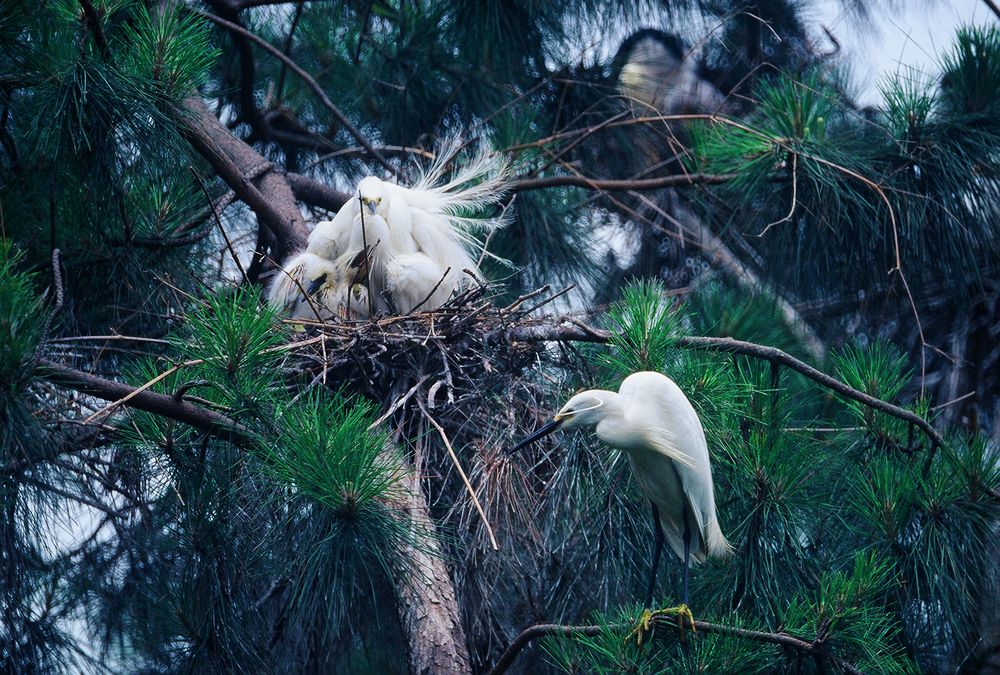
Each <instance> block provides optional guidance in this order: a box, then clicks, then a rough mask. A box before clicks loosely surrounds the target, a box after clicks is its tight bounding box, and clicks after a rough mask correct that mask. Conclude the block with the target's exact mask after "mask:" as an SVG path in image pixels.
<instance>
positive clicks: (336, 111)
mask: <svg viewBox="0 0 1000 675" xmlns="http://www.w3.org/2000/svg"><path fill="white" fill-rule="evenodd" d="M191 11H193V12H194V13H195V14H197V15H199V16H201V17H204V18H206V19H208V20H209V21H211V22H213V23H216V24H218V25H220V26H222V27H223V28H225V29H227V30H229V31H232V32H234V33H236V34H238V35H241V36H243V37H245V38H247V39H249V40H251V41H253V43H254V44H256V45H258V46H259V47H260V48H261V49H263V50H264V51H266V52H267V53H268V54H270V55H271V56H273V57H274V58H276V59H278V60H279V61H281V62H282V63H283V64H285V65H286V66H288V68H289V70H291V71H292V72H293V73H295V74H296V75H298V76H299V78H300V79H302V81H303V82H305V83H306V86H308V87H309V89H310V90H312V92H313V93H314V94H315V95H316V97H317V98H318V99H319V100H320V103H322V104H323V107H324V108H326V109H327V110H328V111H330V113H331V114H332V115H333V116H334V117H335V118H336V119H337V121H338V122H340V124H342V125H343V127H344V128H345V129H347V131H348V133H350V134H351V136H353V137H354V139H355V140H356V141H357V142H358V143H360V144H361V146H362V147H363V148H364V149H365V150H367V151H368V152H369V153H370V154H371V156H372V157H373V158H374V159H375V160H376V161H377V162H378V163H379V164H381V165H382V166H383V167H384V168H385V169H387V170H388V171H390V172H392V174H393V175H398V174H399V171H398V170H397V169H396V167H394V166H393V165H392V164H390V163H389V161H388V160H387V159H386V158H385V157H384V156H383V155H382V153H380V152H379V151H378V150H377V149H376V148H375V146H373V145H372V144H371V143H370V142H369V141H368V139H367V138H365V135H364V134H362V133H361V131H360V130H359V129H358V128H357V127H355V126H354V125H353V124H351V121H350V120H349V119H347V116H346V115H344V113H343V112H341V111H340V108H338V107H337V106H336V105H334V103H333V101H331V100H330V97H329V96H327V95H326V92H325V91H323V88H322V87H320V86H319V83H318V82H316V80H314V79H313V78H312V76H311V75H309V73H307V72H306V71H305V70H303V69H302V68H301V67H300V66H299V65H298V64H297V63H295V61H293V60H292V59H290V58H288V57H287V56H285V55H284V54H283V53H282V52H281V50H280V49H278V48H277V47H275V46H274V45H272V44H271V43H269V42H268V41H267V40H264V39H263V38H261V37H260V36H258V35H255V34H254V33H251V32H250V31H248V30H247V29H246V28H243V27H242V26H240V25H238V24H235V23H233V22H232V21H227V20H226V19H223V18H222V17H219V16H215V15H214V14H208V13H207V12H199V11H198V10H191Z"/></svg>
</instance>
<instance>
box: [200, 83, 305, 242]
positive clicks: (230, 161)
mask: <svg viewBox="0 0 1000 675" xmlns="http://www.w3.org/2000/svg"><path fill="white" fill-rule="evenodd" d="M184 110H185V112H186V113H187V114H186V115H184V116H183V117H182V119H181V123H182V125H183V131H184V134H185V136H187V138H188V140H189V141H190V142H191V145H193V146H194V148H195V150H197V151H198V153H199V154H200V155H201V156H202V157H204V158H205V159H206V160H208V163H209V164H211V165H212V168H214V169H215V170H216V172H217V173H218V174H219V176H221V177H222V179H223V180H224V181H225V182H226V184H227V185H229V187H230V188H232V190H233V191H234V192H235V193H236V195H237V196H238V197H239V198H240V199H241V200H242V201H243V202H245V203H246V204H247V206H249V207H250V208H251V209H252V210H253V212H254V213H255V214H256V215H257V220H258V221H259V222H260V223H261V224H263V225H264V226H265V227H267V228H268V229H269V230H270V231H271V233H272V234H273V235H274V237H275V240H276V242H277V247H276V248H277V250H276V251H275V253H276V254H277V255H276V257H278V258H279V259H281V258H284V257H286V256H287V255H288V254H289V253H292V252H294V251H298V250H300V249H303V248H305V246H306V239H307V237H308V230H307V229H306V224H305V220H304V219H303V218H302V213H301V212H300V211H299V206H298V204H297V203H296V201H295V195H294V194H293V193H292V189H291V187H290V186H289V184H288V181H287V180H285V177H284V176H283V175H281V174H280V173H278V172H277V171H276V170H275V169H273V168H271V170H269V171H265V172H263V173H262V174H261V175H260V177H259V178H257V179H256V181H254V180H251V179H250V178H249V176H252V175H255V173H256V172H259V169H260V167H261V166H262V165H265V164H267V163H268V162H267V160H266V159H264V157H263V156H261V155H260V153H258V152H257V151H256V150H254V149H253V148H251V147H250V146H249V145H247V144H246V143H244V142H243V141H241V140H239V139H238V138H236V137H235V136H233V135H232V134H231V133H230V132H229V130H228V129H226V128H225V127H224V126H222V123H221V122H219V120H218V119H216V117H215V115H213V114H212V113H211V111H210V110H209V109H208V107H207V106H206V105H205V103H204V102H203V101H202V100H201V99H199V98H194V97H191V98H188V99H186V100H185V101H184Z"/></svg>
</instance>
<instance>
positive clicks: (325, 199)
mask: <svg viewBox="0 0 1000 675" xmlns="http://www.w3.org/2000/svg"><path fill="white" fill-rule="evenodd" d="M285 178H287V179H288V184H289V185H290V186H291V188H292V192H294V193H295V196H296V197H297V198H298V199H299V200H301V201H303V202H305V203H306V204H308V205H310V206H317V207H319V208H321V209H327V210H329V211H339V210H340V208H341V207H342V206H343V205H344V204H346V203H347V200H349V199H350V198H351V195H349V194H347V193H346V192H341V191H340V190H336V189H334V188H332V187H330V186H329V185H327V184H325V183H320V182H319V181H318V180H315V179H314V178H310V177H309V176H303V175H302V174H300V173H289V174H286V175H285Z"/></svg>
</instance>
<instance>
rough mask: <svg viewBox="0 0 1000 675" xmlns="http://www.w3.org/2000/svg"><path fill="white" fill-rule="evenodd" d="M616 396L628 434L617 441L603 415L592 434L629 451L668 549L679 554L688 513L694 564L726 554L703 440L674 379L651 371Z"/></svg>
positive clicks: (634, 377)
mask: <svg viewBox="0 0 1000 675" xmlns="http://www.w3.org/2000/svg"><path fill="white" fill-rule="evenodd" d="M618 396H619V399H620V401H621V407H622V409H623V410H624V411H625V414H624V424H625V426H627V427H628V428H630V429H631V435H632V438H629V439H619V438H618V437H617V435H616V434H615V431H616V430H615V429H611V430H610V431H609V429H610V428H611V427H613V426H614V425H613V423H609V419H608V418H605V420H602V422H601V423H599V424H598V425H597V429H596V432H597V437H598V438H600V439H601V440H602V441H604V442H605V443H607V444H608V445H610V446H612V447H616V448H618V449H620V450H622V451H623V452H624V453H625V454H626V455H628V458H629V461H630V462H631V464H632V472H633V473H634V474H635V478H636V481H637V482H638V483H639V488H640V489H641V490H642V492H643V494H644V495H645V496H646V497H648V498H649V500H650V501H651V502H653V504H655V505H656V508H657V510H658V511H659V513H660V526H661V529H662V530H663V536H664V538H665V539H666V542H667V543H668V544H669V545H670V548H671V549H673V551H674V552H675V553H676V554H677V556H678V557H679V558H681V559H683V558H684V539H683V534H684V517H685V515H687V516H689V517H691V518H692V520H693V521H694V522H693V523H690V532H691V543H690V545H691V549H690V552H691V558H692V559H693V560H694V561H695V562H704V561H705V559H706V558H707V557H709V556H724V555H726V554H728V553H729V552H730V551H731V550H732V547H731V546H730V545H729V542H728V541H726V538H725V537H724V536H723V535H722V530H721V529H720V528H719V521H718V518H717V517H716V513H715V489H714V486H713V483H712V466H711V464H710V463H709V456H708V442H707V441H706V440H705V431H704V429H703V428H702V426H701V421H700V420H699V418H698V414H697V413H696V412H695V410H694V408H693V407H692V406H691V402H690V401H688V399H687V397H686V396H685V395H684V393H683V392H682V391H681V390H680V388H679V387H678V386H677V385H676V384H675V383H674V381H673V380H671V379H670V378H669V377H666V376H665V375H661V374H660V373H653V372H641V373H635V374H634V375H630V376H629V377H627V378H625V380H624V381H623V382H622V384H621V386H620V387H619V388H618ZM620 424H621V422H619V425H620ZM602 425H603V429H602ZM620 440H625V441H626V443H624V444H622V443H620V442H619V441H620Z"/></svg>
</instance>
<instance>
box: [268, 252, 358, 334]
mask: <svg viewBox="0 0 1000 675" xmlns="http://www.w3.org/2000/svg"><path fill="white" fill-rule="evenodd" d="M341 277H342V274H341V273H340V272H339V271H338V270H337V267H336V266H335V265H334V264H333V263H332V262H331V261H329V260H326V259H324V258H321V257H319V256H317V255H313V254H312V253H307V252H302V253H298V254H297V255H294V256H292V257H291V258H289V259H288V260H287V261H286V262H285V264H284V265H283V266H282V268H281V269H279V270H278V271H277V273H276V274H275V275H274V279H273V280H272V281H271V288H270V289H269V291H268V297H267V299H268V302H269V303H270V304H271V306H272V307H275V308H277V309H279V310H281V311H283V312H284V313H286V314H288V316H290V317H291V318H293V319H308V318H313V319H317V318H318V319H326V318H329V317H330V316H332V315H334V314H336V299H335V296H336V289H337V288H338V287H339V285H340V281H341Z"/></svg>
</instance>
